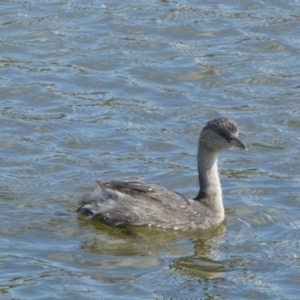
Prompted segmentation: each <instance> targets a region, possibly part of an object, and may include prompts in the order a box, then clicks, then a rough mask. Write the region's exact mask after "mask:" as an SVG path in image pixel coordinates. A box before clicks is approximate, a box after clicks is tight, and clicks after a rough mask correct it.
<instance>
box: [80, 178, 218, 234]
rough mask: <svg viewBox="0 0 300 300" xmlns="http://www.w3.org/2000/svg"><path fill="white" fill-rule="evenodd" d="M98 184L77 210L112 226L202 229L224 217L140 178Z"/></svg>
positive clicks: (99, 181)
mask: <svg viewBox="0 0 300 300" xmlns="http://www.w3.org/2000/svg"><path fill="white" fill-rule="evenodd" d="M97 183H98V185H97V188H96V189H95V190H94V191H93V192H91V193H89V194H87V195H85V196H84V197H83V198H82V199H81V201H80V204H79V207H78V209H77V211H78V212H80V213H81V214H83V215H88V216H90V217H91V218H93V219H94V218H95V219H99V220H100V221H101V222H102V223H104V224H107V225H109V226H120V225H138V226H141V225H146V226H155V227H161V228H169V229H179V230H199V229H206V228H210V227H212V226H215V225H217V224H219V223H220V222H221V221H222V218H223V216H216V215H214V213H213V212H212V211H211V210H210V209H209V208H208V207H206V206H205V205H203V204H202V203H201V202H200V201H196V200H193V199H190V198H187V197H185V196H183V195H180V194H178V193H176V192H173V191H171V190H168V189H166V188H164V187H161V186H158V185H155V184H150V183H147V182H144V181H141V180H138V179H127V180H121V181H101V180H98V181H97Z"/></svg>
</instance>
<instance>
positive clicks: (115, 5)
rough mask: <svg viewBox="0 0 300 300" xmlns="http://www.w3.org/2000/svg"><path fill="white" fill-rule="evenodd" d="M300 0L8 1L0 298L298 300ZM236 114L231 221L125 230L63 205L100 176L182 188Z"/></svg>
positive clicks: (228, 166)
mask: <svg viewBox="0 0 300 300" xmlns="http://www.w3.org/2000/svg"><path fill="white" fill-rule="evenodd" d="M299 21H300V3H299V1H296V0H295V1H282V0H278V1H255V0H248V1H222V2H220V1H211V0H210V1H201V3H199V1H185V0H183V1H179V2H178V1H152V2H149V1H135V0H132V1H122V2H120V1H102V2H101V3H99V2H95V1H92V0H91V1H80V0H79V1H54V2H49V3H45V1H27V2H24V1H23V2H22V1H19V2H16V1H14V0H12V1H9V2H8V1H6V2H3V3H2V4H1V12H0V22H1V29H0V32H1V35H0V43H1V68H0V87H1V93H0V98H1V101H0V112H1V115H0V117H1V125H2V126H1V129H2V130H1V132H0V136H1V148H0V162H1V171H2V172H1V175H0V205H1V211H2V214H1V217H0V218H1V227H0V257H1V260H0V266H1V270H2V272H1V275H0V282H1V283H0V285H1V289H0V295H1V297H0V298H1V299H87V298H89V299H109V298H123V299H144V298H149V299H170V298H173V299H174V298H194V299H195V298H200V299H298V297H299V285H300V250H299V249H300V242H299V237H300V233H299V232H300V231H299V229H300V218H299V211H300V194H299V182H300V176H299V167H300V165H299V144H300V138H299V136H300V135H299V132H300V131H299V129H300V121H299V120H300V100H299V98H300V97H299V96H300V93H299V91H300V84H299V82H300V81H299V75H300V66H299V53H300V50H299V49H300V48H299V47H300V39H299ZM219 116H227V117H232V118H233V119H234V120H235V121H236V122H237V123H238V124H239V126H240V132H241V135H240V136H241V140H242V141H243V142H244V143H245V144H246V145H247V147H248V151H247V152H242V151H238V150H234V149H233V150H229V151H224V152H223V153H221V155H220V160H219V169H220V175H221V180H222V186H223V193H224V201H225V206H226V220H225V222H224V223H223V224H221V225H220V226H219V227H218V228H215V229H212V230H208V231H205V232H197V233H180V232H177V231H162V230H155V229H147V228H138V229H135V233H136V235H138V236H139V238H137V237H136V235H129V234H128V233H127V232H124V231H121V230H119V229H115V228H109V227H106V226H104V225H101V224H98V223H95V222H91V221H89V220H86V219H85V218H82V217H79V216H77V215H76V213H75V212H74V210H75V208H76V205H77V202H78V200H79V199H80V197H81V196H82V195H83V194H84V193H86V192H88V191H90V190H91V189H92V188H93V186H94V180H95V179H96V178H103V179H116V178H123V177H133V176H136V177H140V178H142V179H144V180H147V181H150V182H153V183H158V184H161V185H163V186H165V187H167V188H171V189H173V190H176V191H178V192H182V193H185V194H186V195H188V196H190V197H193V196H195V195H196V194H197V191H198V186H197V184H198V180H197V166H196V158H195V154H196V147H197V139H198V136H199V132H200V130H201V129H202V127H203V126H204V125H205V123H206V122H207V121H208V120H210V119H212V118H215V117H219Z"/></svg>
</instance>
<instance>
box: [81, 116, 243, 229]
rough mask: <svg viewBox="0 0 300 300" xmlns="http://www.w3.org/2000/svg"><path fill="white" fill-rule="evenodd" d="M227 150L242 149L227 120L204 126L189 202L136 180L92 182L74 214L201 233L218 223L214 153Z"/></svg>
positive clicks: (220, 218) (108, 221)
mask: <svg viewBox="0 0 300 300" xmlns="http://www.w3.org/2000/svg"><path fill="white" fill-rule="evenodd" d="M231 146H235V147H238V148H240V149H246V147H245V146H244V145H243V144H242V142H241V141H240V140H239V139H238V127H237V125H236V123H235V122H234V121H233V120H231V119H228V118H217V119H214V120H212V121H209V122H207V124H206V125H205V127H204V128H203V130H202V131H201V134H200V138H199V142H198V154H197V160H198V173H199V185H200V190H199V193H198V195H197V196H196V197H195V199H190V198H187V197H185V196H183V195H181V194H178V193H176V192H174V191H171V190H168V189H166V188H164V187H162V186H159V185H156V184H150V183H147V182H144V181H141V180H139V179H126V180H120V181H118V180H116V181H102V180H97V183H98V185H97V187H96V189H95V190H94V191H93V192H91V193H89V194H87V195H85V196H84V197H83V198H82V199H81V201H80V203H79V207H78V208H77V212H79V213H81V214H83V215H87V216H89V217H90V218H92V219H98V220H99V221H101V222H102V223H104V224H107V225H110V226H119V225H125V226H126V225H138V226H140V225H146V226H155V227H161V228H169V229H179V230H201V229H207V228H210V227H213V226H216V225H218V224H219V223H221V222H222V221H223V220H224V205H223V200H222V190H221V184H220V180H219V175H218V166H217V161H218V152H219V151H220V150H222V149H227V148H230V147H231Z"/></svg>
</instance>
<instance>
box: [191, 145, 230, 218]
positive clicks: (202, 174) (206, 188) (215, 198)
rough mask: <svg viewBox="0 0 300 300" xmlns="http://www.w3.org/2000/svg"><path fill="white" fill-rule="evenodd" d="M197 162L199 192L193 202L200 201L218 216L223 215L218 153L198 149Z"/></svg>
mask: <svg viewBox="0 0 300 300" xmlns="http://www.w3.org/2000/svg"><path fill="white" fill-rule="evenodd" d="M197 160H198V174H199V184H200V191H199V193H198V195H197V197H196V198H195V200H199V201H201V202H202V203H203V204H204V205H206V206H208V207H210V208H211V209H212V210H213V211H215V212H216V213H218V214H224V206H223V200H222V188H221V183H220V179H219V174H218V152H217V151H209V150H207V149H203V148H201V147H199V149H198V155H197Z"/></svg>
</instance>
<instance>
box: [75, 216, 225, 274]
mask: <svg viewBox="0 0 300 300" xmlns="http://www.w3.org/2000/svg"><path fill="white" fill-rule="evenodd" d="M79 224H80V226H82V228H85V229H86V230H87V231H88V232H89V233H90V235H89V237H90V238H89V237H88V238H87V239H86V240H85V241H84V242H83V243H82V246H81V248H82V249H83V250H84V251H87V252H89V253H92V254H99V255H111V256H118V257H128V256H130V257H131V256H139V257H140V256H144V257H145V256H149V257H153V256H156V257H157V256H159V257H163V258H162V259H163V260H164V261H166V260H168V261H169V269H170V272H172V273H173V272H174V273H176V274H179V275H181V276H184V277H185V276H187V277H190V278H199V277H200V278H216V277H222V273H223V272H224V271H225V267H224V266H223V264H222V262H221V261H218V260H217V258H218V254H217V253H218V246H219V243H220V242H219V240H218V239H217V238H218V237H221V236H223V235H224V234H225V232H226V226H225V225H224V223H222V224H221V225H219V226H218V227H216V228H213V229H209V230H204V231H199V232H180V231H175V230H163V229H156V228H148V227H136V226H133V227H126V228H113V227H109V226H106V225H103V224H101V223H99V222H98V221H92V222H91V221H90V220H86V219H84V218H82V217H81V216H79ZM91 229H93V230H91ZM183 245H184V246H183ZM187 245H189V246H188V247H187Z"/></svg>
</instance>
